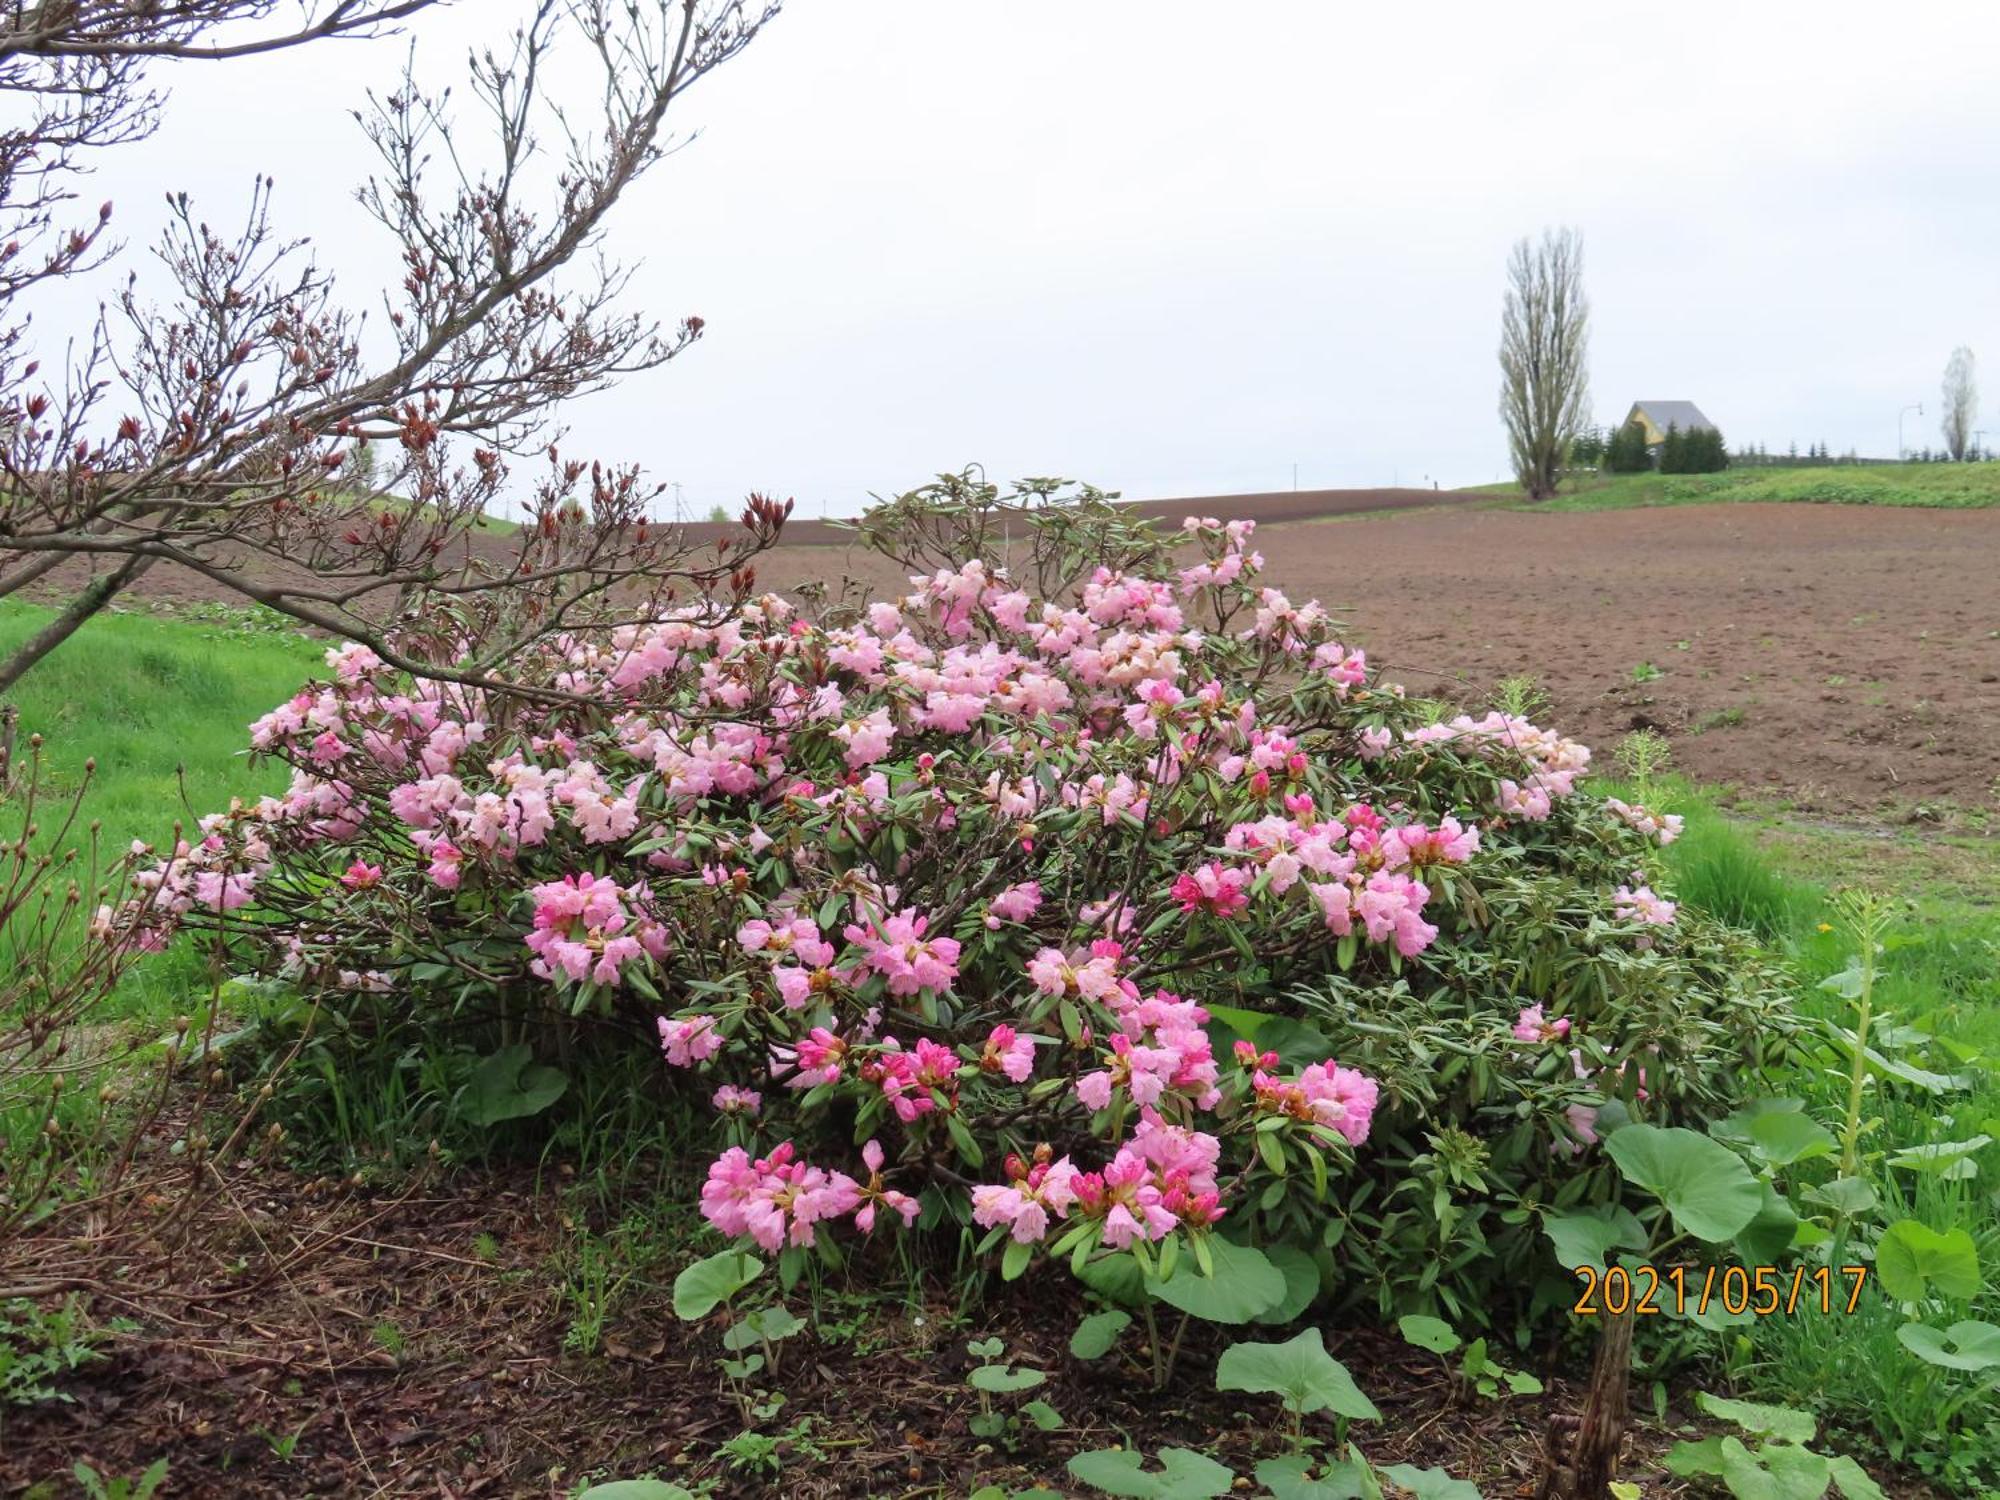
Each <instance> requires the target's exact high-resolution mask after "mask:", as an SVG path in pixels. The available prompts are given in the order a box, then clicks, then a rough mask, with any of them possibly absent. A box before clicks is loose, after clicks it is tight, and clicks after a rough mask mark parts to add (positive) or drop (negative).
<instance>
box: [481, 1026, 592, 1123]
mask: <svg viewBox="0 0 2000 1500" xmlns="http://www.w3.org/2000/svg"><path fill="white" fill-rule="evenodd" d="M568 1087H569V1075H568V1074H566V1073H564V1072H563V1071H562V1070H561V1069H560V1068H551V1067H549V1066H548V1065H547V1064H546V1063H538V1062H536V1061H535V1053H534V1049H533V1048H532V1047H530V1046H529V1045H528V1044H527V1043H526V1042H516V1043H514V1044H513V1045H512V1046H511V1047H502V1048H501V1049H500V1050H499V1051H498V1052H495V1053H494V1054H493V1055H492V1056H491V1057H486V1058H482V1059H480V1062H479V1065H478V1066H477V1067H475V1068H474V1069H473V1070H472V1076H471V1077H470V1078H468V1079H467V1080H466V1083H465V1090H464V1092H463V1093H462V1094H460V1095H459V1099H458V1112H459V1114H460V1115H462V1116H463V1117H464V1118H465V1119H466V1120H467V1121H469V1122H470V1123H472V1124H474V1125H497V1124H499V1123H500V1121H502V1120H520V1119H525V1118H526V1117H527V1116H529V1115H538V1114H540V1113H541V1112H542V1111H543V1110H545V1109H547V1108H548V1107H549V1106H550V1105H551V1104H553V1103H555V1102H556V1100H558V1099H560V1098H561V1097H562V1096H563V1091H564V1090H565V1089H567V1088H568Z"/></svg>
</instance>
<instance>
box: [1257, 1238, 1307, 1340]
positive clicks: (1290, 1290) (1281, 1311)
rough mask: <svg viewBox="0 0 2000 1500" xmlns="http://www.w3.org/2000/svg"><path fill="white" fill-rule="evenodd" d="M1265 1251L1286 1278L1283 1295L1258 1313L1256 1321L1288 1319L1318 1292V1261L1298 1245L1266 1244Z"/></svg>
mask: <svg viewBox="0 0 2000 1500" xmlns="http://www.w3.org/2000/svg"><path fill="white" fill-rule="evenodd" d="M1264 1255H1265V1257H1266V1259H1268V1260H1269V1261H1270V1262H1271V1264H1272V1265H1274V1266H1276V1267H1277V1268H1278V1274H1279V1275H1281V1276H1283V1277H1284V1278H1285V1295H1284V1296H1283V1297H1281V1298H1279V1299H1278V1304H1277V1306H1275V1307H1269V1308H1266V1309H1265V1310H1264V1311H1263V1312H1261V1313H1259V1314H1257V1321H1258V1322H1259V1323H1289V1322H1291V1321H1292V1320H1293V1319H1294V1318H1297V1317H1299V1316H1300V1315H1301V1314H1302V1313H1304V1312H1305V1310H1306V1309H1307V1308H1308V1307H1311V1306H1312V1304H1313V1299H1314V1298H1316V1297H1317V1296H1319V1263H1318V1262H1317V1261H1315V1260H1314V1259H1313V1258H1312V1257H1311V1256H1310V1255H1308V1254H1306V1252H1305V1251H1303V1250H1301V1249H1299V1247H1298V1246H1297V1245H1267V1246H1265V1247H1264Z"/></svg>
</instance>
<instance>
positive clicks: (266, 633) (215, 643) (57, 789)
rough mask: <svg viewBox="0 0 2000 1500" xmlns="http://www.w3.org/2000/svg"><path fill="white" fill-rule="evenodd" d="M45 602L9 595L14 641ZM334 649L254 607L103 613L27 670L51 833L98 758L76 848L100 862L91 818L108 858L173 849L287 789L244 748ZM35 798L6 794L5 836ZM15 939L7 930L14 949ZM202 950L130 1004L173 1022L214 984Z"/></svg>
mask: <svg viewBox="0 0 2000 1500" xmlns="http://www.w3.org/2000/svg"><path fill="white" fill-rule="evenodd" d="M49 613H50V612H49V611H48V610H46V609H41V608H39V607H36V606H32V605H23V604H16V603H13V602H11V601H10V602H6V603H0V649H5V648H7V647H10V646H12V645H13V644H14V643H15V642H17V641H19V640H21V639H22V638H23V637H25V636H27V635H28V634H30V633H31V632H32V631H34V630H35V629H36V628H37V627H39V626H40V625H41V623H42V622H43V621H44V620H46V619H47V618H48V616H49ZM323 650H324V647H323V646H319V645H316V644H314V643H313V642H310V641H307V640H305V639H304V638H302V637H300V636H298V635H296V634H294V633H293V632H291V631H290V630H279V631H274V630H272V629H271V628H270V627H269V626H268V625H261V624H259V623H258V622H257V617H256V616H254V615H252V614H250V613H249V612H247V611H221V610H217V611H214V612H213V617H212V618H211V619H209V620H206V621H202V620H188V619H174V618H170V617H167V616H163V615H157V614H146V613H133V614H107V615H101V616H99V617H98V618H97V619H95V620H93V621H91V622H90V623H89V624H88V625H86V626H85V627H84V628H83V629H82V630H80V631H78V632H77V634H76V635H75V636H74V637H73V638H72V639H71V640H69V641H68V642H66V643H65V644H64V645H63V646H62V647H61V648H59V649H58V650H57V651H55V652H54V653H53V654H52V655H50V656H49V657H48V658H47V659H46V660H44V661H43V662H42V663H41V664H40V665H38V666H36V667H35V668H34V669H33V670H32V671H30V672H29V673H28V675H27V676H26V677H24V678H22V679H21V682H20V685H19V687H18V688H17V689H16V690H15V692H14V693H13V694H12V696H11V701H12V702H13V703H14V704H15V706H17V707H18V708H19V709H20V712H21V729H20V744H21V749H22V753H23V754H24V755H25V753H26V745H27V739H28V736H29V735H30V734H40V735H41V736H42V737H43V742H44V743H43V746H42V766H43V775H42V788H41V791H42V797H43V799H44V800H43V801H42V802H41V803H40V805H39V806H38V807H37V808H36V811H35V821H36V823H37V824H38V825H39V826H40V827H41V829H42V830H43V831H42V834H41V838H40V842H42V843H44V844H53V843H55V842H56V837H57V833H58V825H59V824H60V823H61V822H62V820H63V816H64V813H63V804H65V803H66V802H67V800H68V799H69V798H70V797H72V796H74V794H75V793H76V791H77V789H78V788H79V787H80V786H82V785H83V782H84V779H85V762H86V761H87V760H90V759H92V758H93V757H94V758H95V760H96V762H97V769H96V773H95V775H94V776H92V777H91V778H90V781H91V785H90V790H89V795H88V797H87V798H86V801H85V804H84V810H83V814H82V816H81V818H80V819H78V821H77V822H76V823H75V825H74V826H73V827H72V828H71V830H70V833H69V835H68V837H67V838H66V839H64V840H63V847H69V848H75V849H76V850H77V851H78V854H79V858H80V861H87V860H88V858H89V855H90V849H89V832H88V829H89V823H90V820H91V819H96V820H98V821H99V822H100V824H101V825H102V829H101V834H100V842H99V849H100V850H101V851H102V853H103V854H104V855H106V856H108V855H114V854H116V853H118V852H119V851H121V850H123V849H124V848H125V847H126V846H127V845H128V844H129V843H130V842H131V841H132V840H133V839H135V838H138V839H144V840H145V841H146V842H148V843H150V844H155V845H165V844H166V843H168V842H169V841H170V840H171V839H172V837H173V831H174V824H175V823H176V822H179V823H181V824H183V825H184V826H185V825H191V824H192V823H193V821H194V820H195V819H196V818H198V817H200V816H201V815H202V814H203V813H206V812H211V811H213V810H215V809H217V808H222V807H226V806H228V804H229V799H230V798H231V797H233V796H240V797H254V796H258V795H261V794H262V793H265V792H274V791H280V790H282V789H283V788H284V786H285V783H286V782H287V781H288V780H290V773H289V772H288V771H287V770H286V768H285V767H283V766H281V765H278V764H276V763H272V764H268V765H262V766H256V767H253V766H250V765H249V764H247V763H246V761H245V758H244V749H245V747H246V745H247V744H248V742H249V736H248V734H247V733H246V732H245V731H246V728H247V726H248V724H249V723H250V721H251V720H252V719H254V718H256V717H258V716H259V715H261V714H263V713H265V712H267V711H268V710H269V709H270V708H271V707H273V706H274V705H275V704H277V703H279V702H281V701H283V700H284V699H285V698H287V697H289V696H290V695H291V694H292V693H293V692H294V691H295V690H296V689H297V687H298V685H299V683H300V682H301V681H302V680H303V679H304V678H305V677H306V676H307V675H308V673H310V672H311V671H312V670H313V669H314V667H315V666H316V665H317V664H318V662H319V657H320V653H321V652H322V651H323ZM20 818H21V805H20V803H19V802H17V801H11V800H10V799H7V798H0V836H4V837H7V838H12V837H15V836H16V832H17V830H18V829H19V826H20ZM4 954H5V943H4V940H0V959H4ZM201 969H202V965H201V963H200V961H199V959H198V958H197V957H196V956H195V954H194V953H193V951H192V950H191V949H189V948H187V947H186V946H185V945H177V946H176V947H174V948H173V949H170V950H169V951H167V952H165V953H161V954H158V955H155V956H153V957H151V958H148V959H146V960H144V961H142V962H141V963H140V964H138V965H137V966H136V967H135V968H134V969H133V971H132V972H131V973H130V974H128V975H127V976H126V978H125V981H124V983H123V984H122V985H121V987H120V989H119V993H118V995H117V997H116V1000H115V1002H114V1009H115V1012H116V1013H117V1014H120V1015H125V1016H132V1017H135V1018H137V1019H138V1020H139V1021H140V1022H141V1023H142V1024H144V1025H148V1026H153V1027H161V1026H164V1025H165V1023H166V1021H167V1018H169V1017H171V1016H173V1015H175V1014H177V1013H178V1012H180V1011H182V1010H184V1009H186V1008H187V1006H188V996H189V993H190V992H191V991H196V990H200V989H204V988H206V983H207V981H206V979H205V978H204V976H203V974H202V972H201Z"/></svg>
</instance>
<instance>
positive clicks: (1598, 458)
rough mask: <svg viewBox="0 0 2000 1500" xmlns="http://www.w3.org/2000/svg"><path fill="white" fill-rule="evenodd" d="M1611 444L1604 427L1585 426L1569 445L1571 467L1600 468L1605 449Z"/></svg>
mask: <svg viewBox="0 0 2000 1500" xmlns="http://www.w3.org/2000/svg"><path fill="white" fill-rule="evenodd" d="M1610 446H1611V442H1610V439H1609V438H1608V437H1607V436H1606V434H1605V432H1604V429H1603V428H1601V427H1586V428H1584V429H1583V431H1582V432H1579V433H1578V434H1577V435H1576V437H1575V438H1574V439H1573V440H1572V441H1571V443H1570V445H1569V462H1570V467H1571V468H1574V469H1595V468H1598V467H1599V466H1601V465H1602V464H1603V462H1604V455H1605V451H1606V450H1607V449H1608V448H1609V447H1610Z"/></svg>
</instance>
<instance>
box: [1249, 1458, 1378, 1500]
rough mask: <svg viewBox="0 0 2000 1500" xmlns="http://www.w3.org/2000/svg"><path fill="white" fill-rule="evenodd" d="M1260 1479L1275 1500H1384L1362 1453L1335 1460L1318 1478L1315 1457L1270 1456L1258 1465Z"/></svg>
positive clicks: (1260, 1482) (1258, 1479)
mask: <svg viewBox="0 0 2000 1500" xmlns="http://www.w3.org/2000/svg"><path fill="white" fill-rule="evenodd" d="M1257 1482H1258V1483H1259V1484H1261V1485H1263V1486H1264V1488H1265V1489H1267V1490H1269V1491H1270V1492H1271V1497H1272V1500H1381V1495H1382V1486H1381V1485H1380V1484H1379V1483H1377V1482H1376V1479H1375V1474H1374V1471H1373V1470H1372V1469H1371V1468H1370V1467H1369V1464H1368V1460H1366V1459H1365V1458H1362V1457H1361V1456H1360V1455H1359V1454H1358V1453H1356V1454H1352V1455H1351V1456H1350V1457H1347V1458H1341V1459H1335V1460H1334V1461H1333V1462H1331V1463H1329V1464H1328V1465H1327V1466H1326V1467H1325V1468H1324V1469H1322V1470H1321V1471H1320V1472H1319V1474H1318V1476H1317V1477H1315V1476H1314V1474H1313V1472H1312V1460H1311V1459H1310V1458H1307V1457H1305V1456H1303V1455H1296V1456H1293V1457H1291V1458H1267V1459H1265V1460H1264V1461H1263V1462H1262V1463H1260V1464H1258V1465H1257Z"/></svg>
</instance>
